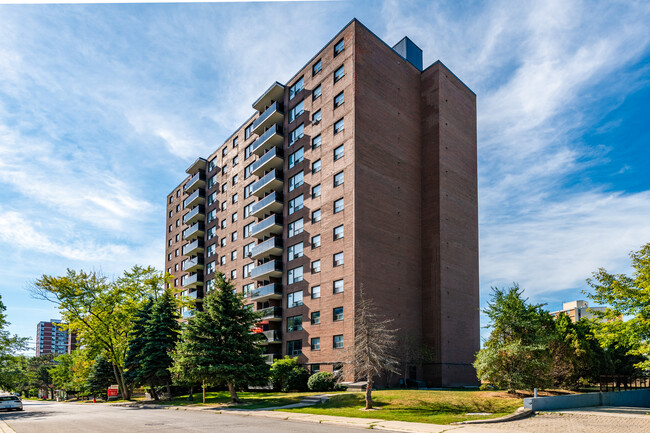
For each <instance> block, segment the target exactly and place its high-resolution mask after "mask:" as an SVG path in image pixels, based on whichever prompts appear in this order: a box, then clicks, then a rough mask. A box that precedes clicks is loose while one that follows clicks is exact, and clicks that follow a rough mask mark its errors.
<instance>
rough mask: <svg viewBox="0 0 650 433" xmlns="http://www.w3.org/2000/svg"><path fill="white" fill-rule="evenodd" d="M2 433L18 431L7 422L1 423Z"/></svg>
mask: <svg viewBox="0 0 650 433" xmlns="http://www.w3.org/2000/svg"><path fill="white" fill-rule="evenodd" d="M0 433H16V431H15V430H14V429H12V428H11V427H9V426H8V425H7V423H6V422H4V421H0Z"/></svg>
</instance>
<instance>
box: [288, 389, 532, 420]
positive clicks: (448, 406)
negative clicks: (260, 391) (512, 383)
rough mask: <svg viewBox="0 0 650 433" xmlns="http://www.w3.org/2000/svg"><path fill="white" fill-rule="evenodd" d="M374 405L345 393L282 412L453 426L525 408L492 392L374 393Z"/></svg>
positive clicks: (513, 399)
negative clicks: (366, 405)
mask: <svg viewBox="0 0 650 433" xmlns="http://www.w3.org/2000/svg"><path fill="white" fill-rule="evenodd" d="M372 397H373V402H374V405H375V407H377V408H379V410H371V411H365V410H360V409H362V408H363V407H365V404H364V394H363V393H360V392H358V393H350V392H348V393H343V394H340V395H336V396H333V397H331V398H330V400H329V401H328V402H327V403H324V404H319V405H316V406H311V407H305V408H299V409H279V410H282V411H287V412H299V413H313V414H318V415H334V416H346V417H355V418H379V419H384V420H389V421H411V422H425V423H432V424H450V423H452V422H457V421H466V420H470V419H488V418H497V417H500V416H503V415H507V414H510V413H512V412H514V411H515V410H516V409H517V408H519V407H521V406H523V401H522V399H521V398H511V397H509V396H507V395H505V393H498V392H491V391H425V390H422V391H416V390H387V391H373V393H372ZM472 412H490V413H492V414H493V415H490V416H468V415H465V414H466V413H472Z"/></svg>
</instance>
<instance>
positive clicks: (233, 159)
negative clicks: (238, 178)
mask: <svg viewBox="0 0 650 433" xmlns="http://www.w3.org/2000/svg"><path fill="white" fill-rule="evenodd" d="M237 164H239V157H238V156H237V155H235V156H234V157H233V158H232V166H233V167H234V166H236V165H237ZM235 183H236V182H235Z"/></svg>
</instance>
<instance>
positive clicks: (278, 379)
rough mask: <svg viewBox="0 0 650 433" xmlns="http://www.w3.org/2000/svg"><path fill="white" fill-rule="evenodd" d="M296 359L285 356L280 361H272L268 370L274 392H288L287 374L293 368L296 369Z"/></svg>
mask: <svg viewBox="0 0 650 433" xmlns="http://www.w3.org/2000/svg"><path fill="white" fill-rule="evenodd" d="M298 367H299V365H298V357H295V358H291V357H289V356H286V355H285V357H284V358H282V359H276V360H275V361H273V364H272V365H271V370H270V378H271V383H272V384H273V389H274V390H276V391H285V392H286V391H288V386H287V379H288V377H289V373H290V372H291V370H293V369H294V368H298Z"/></svg>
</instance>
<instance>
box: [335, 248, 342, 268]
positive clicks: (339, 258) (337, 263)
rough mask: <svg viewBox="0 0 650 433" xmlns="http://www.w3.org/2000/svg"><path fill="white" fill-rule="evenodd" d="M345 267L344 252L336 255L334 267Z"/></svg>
mask: <svg viewBox="0 0 650 433" xmlns="http://www.w3.org/2000/svg"><path fill="white" fill-rule="evenodd" d="M336 266H343V251H341V252H340V253H336V254H334V267H336Z"/></svg>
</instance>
